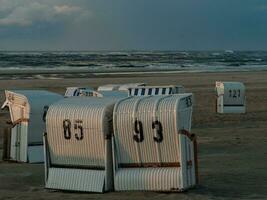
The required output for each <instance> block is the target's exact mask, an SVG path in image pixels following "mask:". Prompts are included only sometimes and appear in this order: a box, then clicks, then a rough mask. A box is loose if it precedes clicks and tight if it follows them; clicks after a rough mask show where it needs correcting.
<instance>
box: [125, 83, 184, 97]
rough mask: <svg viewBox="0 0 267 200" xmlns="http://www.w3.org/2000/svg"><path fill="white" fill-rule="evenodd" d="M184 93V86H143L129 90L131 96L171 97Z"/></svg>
mask: <svg viewBox="0 0 267 200" xmlns="http://www.w3.org/2000/svg"><path fill="white" fill-rule="evenodd" d="M178 93H184V88H183V86H173V85H169V86H143V87H133V88H128V95H129V96H149V95H170V94H178Z"/></svg>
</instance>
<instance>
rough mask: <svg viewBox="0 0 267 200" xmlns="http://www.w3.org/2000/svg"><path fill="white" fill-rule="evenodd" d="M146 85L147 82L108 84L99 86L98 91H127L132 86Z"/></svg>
mask: <svg viewBox="0 0 267 200" xmlns="http://www.w3.org/2000/svg"><path fill="white" fill-rule="evenodd" d="M145 85H146V84H145V83H126V84H106V85H101V86H99V87H98V89H97V91H116V90H119V91H127V90H128V88H130V87H138V86H145Z"/></svg>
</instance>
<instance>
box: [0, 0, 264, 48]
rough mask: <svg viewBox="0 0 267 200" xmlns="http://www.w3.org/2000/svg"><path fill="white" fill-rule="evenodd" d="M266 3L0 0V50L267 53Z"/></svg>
mask: <svg viewBox="0 0 267 200" xmlns="http://www.w3.org/2000/svg"><path fill="white" fill-rule="evenodd" d="M266 8H267V3H266V1H264V0H253V1H252V0H234V1H233V0H223V1H222V0H202V1H196V0H179V1H176V0H145V1H144V0H134V1H133V0H112V1H107V0H12V1H10V0H0V49H2V50H4V49H10V50H23V49H26V50H31V49H34V50H36V49H37V50H47V49H48V50H121V49H125V50H131V49H144V50H150V49H156V50H214V49H216V50H220V49H234V50H254V49H255V50H258V49H263V50H267V46H266V44H267V37H266V34H267V26H266V24H267V9H266Z"/></svg>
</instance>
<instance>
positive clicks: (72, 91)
mask: <svg viewBox="0 0 267 200" xmlns="http://www.w3.org/2000/svg"><path fill="white" fill-rule="evenodd" d="M64 96H65V97H77V96H90V97H92V96H93V97H101V94H100V93H99V92H97V91H95V90H93V89H92V88H84V87H67V88H66V92H65V95H64Z"/></svg>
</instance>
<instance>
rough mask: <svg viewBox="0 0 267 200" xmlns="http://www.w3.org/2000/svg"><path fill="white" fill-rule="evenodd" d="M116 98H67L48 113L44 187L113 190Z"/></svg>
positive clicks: (73, 189)
mask: <svg viewBox="0 0 267 200" xmlns="http://www.w3.org/2000/svg"><path fill="white" fill-rule="evenodd" d="M116 101H117V100H116V98H115V97H109V98H105V97H103V98H98V97H81V96H80V97H72V98H65V99H63V100H61V101H59V102H57V103H55V104H53V105H52V106H50V108H49V110H48V112H47V120H46V127H47V132H46V133H45V136H44V141H45V169H46V173H45V174H46V176H45V187H46V188H49V189H59V190H70V191H82V192H100V193H102V192H106V191H110V190H113V173H112V169H113V168H112V148H111V135H112V115H113V107H114V104H115V102H116Z"/></svg>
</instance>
